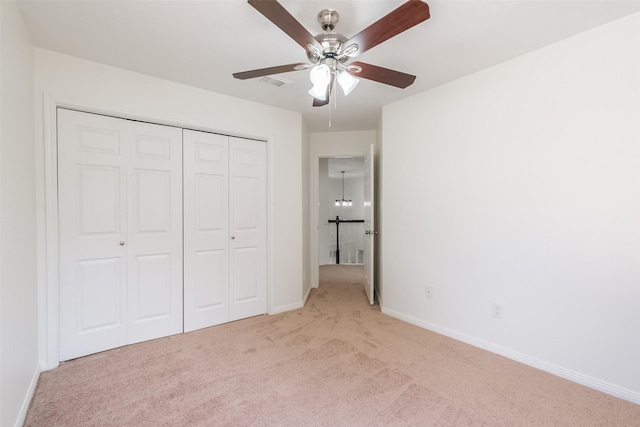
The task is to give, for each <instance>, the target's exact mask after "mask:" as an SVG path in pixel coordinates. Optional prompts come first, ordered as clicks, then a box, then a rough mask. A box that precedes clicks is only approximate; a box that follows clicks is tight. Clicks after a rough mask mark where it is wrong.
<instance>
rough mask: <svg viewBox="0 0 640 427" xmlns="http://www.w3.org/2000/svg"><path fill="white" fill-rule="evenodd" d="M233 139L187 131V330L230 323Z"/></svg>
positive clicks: (185, 255) (185, 280) (185, 251)
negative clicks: (230, 220)
mask: <svg viewBox="0 0 640 427" xmlns="http://www.w3.org/2000/svg"><path fill="white" fill-rule="evenodd" d="M228 152H229V137H227V136H224V135H215V134H211V133H205V132H196V131H191V130H185V131H184V211H185V216H184V283H185V286H184V330H185V332H189V331H193V330H196V329H201V328H205V327H208V326H212V325H217V324H220V323H224V322H228V321H229V201H228V200H229V155H228Z"/></svg>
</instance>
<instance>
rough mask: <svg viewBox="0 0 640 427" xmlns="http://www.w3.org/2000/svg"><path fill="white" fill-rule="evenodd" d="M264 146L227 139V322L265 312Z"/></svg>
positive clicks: (253, 142)
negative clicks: (228, 243)
mask: <svg viewBox="0 0 640 427" xmlns="http://www.w3.org/2000/svg"><path fill="white" fill-rule="evenodd" d="M266 158H267V145H266V143H264V142H261V141H253V140H249V139H242V138H233V137H230V138H229V193H230V195H229V200H230V204H229V232H230V233H231V239H230V242H231V248H230V252H229V257H230V267H229V268H230V273H229V274H230V278H229V281H230V286H229V288H230V307H229V310H230V314H229V316H230V320H238V319H244V318H246V317H251V316H256V315H258V314H264V313H266V312H267V283H266V280H267V250H266V247H267V237H266V236H267V184H266V176H267V170H266Z"/></svg>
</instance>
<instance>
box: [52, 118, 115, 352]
mask: <svg viewBox="0 0 640 427" xmlns="http://www.w3.org/2000/svg"><path fill="white" fill-rule="evenodd" d="M125 139H126V123H125V122H124V121H121V120H118V119H113V118H109V117H103V116H94V115H87V114H84V113H78V112H75V111H69V110H58V186H59V188H58V204H59V240H60V242H59V244H60V279H59V280H60V360H68V359H71V358H74V357H79V356H82V355H86V354H90V353H96V352H99V351H103V350H106V349H109V348H114V347H119V346H122V345H125V344H127V261H126V259H127V253H126V248H125V247H124V246H121V245H120V241H121V240H122V239H123V238H124V236H125V235H126V231H127V230H126V215H127V213H126V207H127V203H126V164H125V162H124V160H123V153H122V145H123V141H124V140H125Z"/></svg>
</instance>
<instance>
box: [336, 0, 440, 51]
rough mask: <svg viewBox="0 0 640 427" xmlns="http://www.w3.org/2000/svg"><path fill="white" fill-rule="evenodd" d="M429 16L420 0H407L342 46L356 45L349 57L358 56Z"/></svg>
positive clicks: (426, 8)
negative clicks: (356, 47)
mask: <svg viewBox="0 0 640 427" xmlns="http://www.w3.org/2000/svg"><path fill="white" fill-rule="evenodd" d="M429 16H430V15H429V5H428V4H426V3H425V2H423V1H421V0H409V1H407V2H406V3H404V4H403V5H402V6H400V7H398V8H397V9H395V10H393V11H392V12H390V13H389V14H387V15H385V16H384V17H382V18H381V19H379V20H378V21H376V22H374V23H373V24H371V25H369V26H368V27H367V28H365V29H364V30H362V31H360V32H359V33H358V34H356V35H355V36H353V37H351V39H349V40H347V41H346V42H345V43H344V44H343V45H344V46H349V45H352V44H357V45H358V50H357V51H356V52H355V53H354V54H353V55H351V56H357V55H360V54H361V53H363V52H365V51H367V50H369V49H371V48H372V47H374V46H377V45H379V44H380V43H382V42H383V41H385V40H389V39H390V38H391V37H394V36H397V35H398V34H400V33H402V32H403V31H406V30H408V29H409V28H411V27H413V26H414V25H417V24H419V23H421V22H422V21H426V20H427V19H429Z"/></svg>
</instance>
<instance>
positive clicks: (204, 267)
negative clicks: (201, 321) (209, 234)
mask: <svg viewBox="0 0 640 427" xmlns="http://www.w3.org/2000/svg"><path fill="white" fill-rule="evenodd" d="M227 262H228V260H227V257H226V255H225V252H224V251H222V250H217V251H198V252H196V253H195V273H196V274H195V283H194V285H195V289H194V291H195V311H196V312H201V311H206V310H209V309H215V308H219V307H222V306H226V305H227V304H226V301H225V300H224V299H223V297H224V296H226V295H227V292H226V291H225V288H226V287H227V285H228V283H227V280H226V277H224V275H223V274H222V273H223V272H224V271H226V267H225V264H226V263H227Z"/></svg>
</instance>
